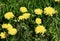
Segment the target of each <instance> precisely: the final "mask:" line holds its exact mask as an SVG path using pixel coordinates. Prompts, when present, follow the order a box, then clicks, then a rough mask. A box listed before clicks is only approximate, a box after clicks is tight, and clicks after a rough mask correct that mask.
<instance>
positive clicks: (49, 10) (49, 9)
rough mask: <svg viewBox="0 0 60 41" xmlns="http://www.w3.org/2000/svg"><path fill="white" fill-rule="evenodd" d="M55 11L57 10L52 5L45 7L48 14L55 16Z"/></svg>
mask: <svg viewBox="0 0 60 41" xmlns="http://www.w3.org/2000/svg"><path fill="white" fill-rule="evenodd" d="M55 13H57V11H56V10H55V9H54V8H52V7H46V8H44V14H46V15H49V16H53V14H55Z"/></svg>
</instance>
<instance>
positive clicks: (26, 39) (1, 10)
mask: <svg viewBox="0 0 60 41" xmlns="http://www.w3.org/2000/svg"><path fill="white" fill-rule="evenodd" d="M21 7H26V8H27V13H30V17H29V18H28V19H24V20H18V16H21V15H23V14H24V12H23V13H22V12H21V11H20V8H21ZM46 7H52V8H54V9H53V10H50V11H49V9H48V11H49V12H50V13H51V11H52V13H53V11H54V10H57V12H58V13H57V14H53V16H50V15H49V14H48V15H45V14H44V8H46ZM37 8H40V9H42V11H43V13H42V15H37V14H35V12H34V10H35V9H37ZM23 11H24V10H23ZM7 12H13V14H14V18H11V19H9V20H8V19H6V18H5V17H4V15H5V14H6V13H7ZM37 12H38V10H37ZM49 12H48V13H49ZM8 17H9V16H8ZM25 17H27V16H25ZM36 18H40V19H41V20H42V23H41V24H36V22H35V20H36ZM8 23H9V24H11V25H12V26H13V28H16V29H17V33H16V34H15V35H9V34H8V30H6V29H3V28H2V26H1V25H2V24H8ZM38 23H39V22H38ZM38 25H43V26H44V27H45V29H46V32H44V34H42V32H41V33H38V34H36V32H35V28H36V26H38ZM43 31H44V30H43ZM1 32H6V38H3V39H2V38H1V37H0V41H60V1H59V2H55V1H54V0H0V34H1ZM11 33H14V32H13V31H11Z"/></svg>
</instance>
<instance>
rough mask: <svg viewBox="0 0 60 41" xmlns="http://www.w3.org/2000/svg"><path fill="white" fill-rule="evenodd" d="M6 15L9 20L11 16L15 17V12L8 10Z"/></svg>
mask: <svg viewBox="0 0 60 41" xmlns="http://www.w3.org/2000/svg"><path fill="white" fill-rule="evenodd" d="M4 17H5V18H6V19H7V20H9V19H11V18H13V17H14V14H13V13H12V12H7V13H6V14H4Z"/></svg>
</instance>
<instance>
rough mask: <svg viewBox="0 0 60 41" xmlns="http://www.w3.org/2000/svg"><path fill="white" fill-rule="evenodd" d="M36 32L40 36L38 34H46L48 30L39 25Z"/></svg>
mask: <svg viewBox="0 0 60 41" xmlns="http://www.w3.org/2000/svg"><path fill="white" fill-rule="evenodd" d="M35 32H36V34H38V33H42V34H44V33H45V32H46V29H45V27H44V26H42V25H38V26H37V27H36V28H35Z"/></svg>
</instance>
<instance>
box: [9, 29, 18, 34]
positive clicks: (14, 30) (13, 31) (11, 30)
mask: <svg viewBox="0 0 60 41" xmlns="http://www.w3.org/2000/svg"><path fill="white" fill-rule="evenodd" d="M16 33H17V29H16V28H12V29H10V30H8V34H10V35H15V34H16Z"/></svg>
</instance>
